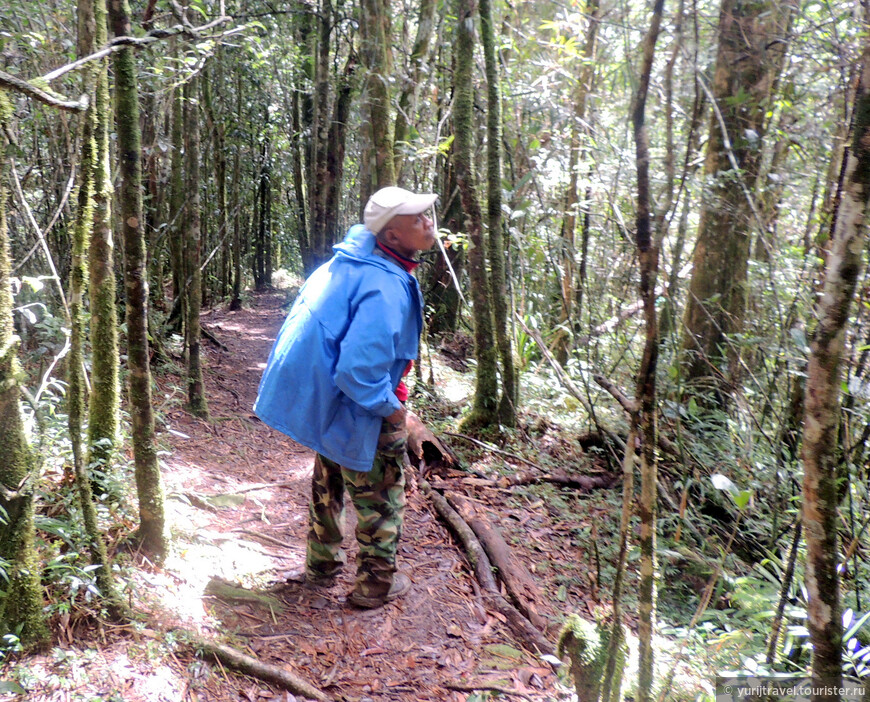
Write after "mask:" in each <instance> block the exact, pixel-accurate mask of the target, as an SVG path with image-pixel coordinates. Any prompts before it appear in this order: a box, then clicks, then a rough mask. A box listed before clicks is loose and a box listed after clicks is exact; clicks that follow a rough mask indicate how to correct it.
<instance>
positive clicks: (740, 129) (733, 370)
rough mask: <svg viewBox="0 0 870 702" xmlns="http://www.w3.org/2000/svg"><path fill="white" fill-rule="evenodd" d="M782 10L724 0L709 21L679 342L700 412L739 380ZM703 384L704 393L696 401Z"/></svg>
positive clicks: (786, 12)
mask: <svg viewBox="0 0 870 702" xmlns="http://www.w3.org/2000/svg"><path fill="white" fill-rule="evenodd" d="M791 11H792V4H791V3H779V2H772V0H764V1H757V0H725V1H724V2H723V4H722V9H721V13H720V17H719V49H718V54H717V57H716V68H715V74H714V77H713V85H712V92H713V97H714V98H715V104H714V106H713V109H714V114H713V116H712V118H711V121H710V128H709V137H708V142H707V155H706V160H705V163H704V181H705V182H706V183H708V185H707V186H706V187H705V192H704V193H703V198H702V199H703V202H702V208H701V214H700V219H699V222H698V239H697V244H696V247H695V254H694V258H693V271H692V279H691V282H690V284H689V299H688V303H687V306H686V312H685V317H684V325H685V334H684V337H683V341H682V366H683V369H684V371H683V372H684V376H685V378H686V381H687V383H688V384H689V385H690V387H691V388H693V390H692V391H693V392H694V393H695V394H696V395H698V396H699V397H700V399H702V400H704V402H705V404H708V405H710V404H713V405H717V406H720V407H724V406H725V405H726V404H727V399H728V396H729V394H730V393H729V391H728V388H729V384H733V383H736V382H737V381H738V379H739V373H738V372H737V369H738V365H739V350H738V349H735V348H734V347H733V345H732V346H731V347H730V348H729V347H728V345H729V343H730V342H729V339H730V337H732V336H733V335H735V334H739V333H740V332H741V331H742V330H743V321H744V312H745V309H746V293H747V288H746V279H747V263H748V259H749V241H750V238H749V237H750V233H751V232H752V231H754V230H757V225H758V222H757V214H758V213H757V208H756V207H755V204H754V202H753V192H754V188H755V184H756V182H757V180H758V172H759V163H760V156H761V153H762V144H763V139H764V130H765V126H766V120H765V114H766V112H767V109H768V105H769V103H770V100H771V97H772V92H773V86H774V85H775V83H776V80H777V78H778V76H779V73H780V71H781V69H782V65H783V58H784V55H785V46H786V37H785V36H784V34H785V31H786V28H787V25H788V21H789V17H790V15H791ZM738 95H739V96H741V99H739V100H738V99H735V97H734V96H738ZM720 118H721V121H720ZM711 387H712V389H713V390H714V393H713V396H712V397H711V396H705V391H709V390H710V389H711Z"/></svg>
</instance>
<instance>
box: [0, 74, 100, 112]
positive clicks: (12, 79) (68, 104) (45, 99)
mask: <svg viewBox="0 0 870 702" xmlns="http://www.w3.org/2000/svg"><path fill="white" fill-rule="evenodd" d="M0 88H6V89H8V90H14V91H15V92H17V93H22V94H24V95H26V96H27V97H29V98H33V99H34V100H37V101H38V102H41V103H43V104H45V105H48V106H49V107H57V108H58V109H60V110H66V111H67V112H82V111H84V110H86V109H88V96H87V95H82V96H81V97H80V98H79V99H78V100H67V99H65V98H63V97H57V96H55V95H51V94H50V93H47V92H45V91H44V90H43V89H42V88H37V87H36V86H35V85H33V83H29V82H28V81H26V80H23V79H22V78H19V77H18V76H13V75H12V74H11V73H6V72H5V71H0Z"/></svg>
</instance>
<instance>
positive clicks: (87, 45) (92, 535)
mask: <svg viewBox="0 0 870 702" xmlns="http://www.w3.org/2000/svg"><path fill="white" fill-rule="evenodd" d="M78 15H79V27H78V29H79V42H78V53H79V56H87V55H88V54H91V53H93V51H94V50H95V48H96V42H97V40H98V38H99V39H100V40H101V41H102V42H103V43H105V40H106V31H105V25H106V6H105V4H103V3H102V2H101V0H96V1H93V0H79V2H78ZM98 32H99V33H98ZM101 72H102V70H101V66H100V65H95V66H92V67H91V68H90V70H88V71H86V72H85V84H86V91H87V92H88V94H89V95H90V96H91V98H92V100H91V103H90V106H89V107H88V109H87V111H86V112H85V115H84V120H83V122H84V125H83V126H84V136H83V139H82V159H81V183H80V185H79V193H78V212H77V213H76V222H75V226H74V228H73V241H72V262H71V265H70V283H69V285H70V295H69V301H70V305H69V309H70V319H71V325H70V326H71V331H70V350H69V354H68V359H67V383H68V388H67V394H66V399H67V425H68V427H69V435H70V443H71V445H72V455H73V475H74V477H75V486H76V493H77V495H78V498H79V507H80V508H81V510H82V521H83V522H84V531H85V535H86V537H87V541H88V550H89V551H90V557H91V563H92V564H93V565H95V566H97V571H96V579H97V583H98V585H99V588H100V590H101V592H102V594H103V596H104V597H105V598H106V601H107V602H108V603H109V606H110V608H111V609H113V610H115V613H116V614H117V613H118V611H117V596H116V593H115V586H114V581H113V578H112V571H111V569H110V567H109V559H108V556H107V554H106V544H105V541H103V535H102V534H101V533H100V527H99V525H98V523H97V510H96V507H95V506H94V497H93V492H92V490H91V478H90V475H89V471H88V467H87V463H86V458H87V456H86V455H85V446H84V443H83V441H82V432H83V429H84V426H83V425H84V410H85V401H86V397H87V386H86V379H85V375H84V343H85V321H84V309H83V308H84V296H85V286H86V282H87V267H88V260H87V250H88V245H89V240H90V235H91V227H92V226H93V224H94V217H93V215H94V182H95V175H96V171H97V170H99V169H101V168H102V164H101V163H99V162H98V161H97V145H96V136H95V134H96V132H97V130H98V129H99V126H100V119H99V117H98V115H97V107H98V104H99V103H98V102H97V100H96V99H95V98H96V92H97V83H98V81H99V80H100V73H101ZM102 107H104V108H107V107H108V105H106V104H103V105H102ZM103 123H104V121H103ZM103 175H105V173H104V174H103ZM113 302H114V300H113ZM100 351H102V349H100V350H97V349H95V352H96V353H95V355H96V354H99V353H100ZM107 361H108V362H110V363H115V362H116V359H115V357H111V358H108V359H106V358H103V359H101V362H102V364H103V365H104V364H105V363H106V362H107ZM101 400H102V398H101Z"/></svg>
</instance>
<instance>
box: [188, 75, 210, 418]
mask: <svg viewBox="0 0 870 702" xmlns="http://www.w3.org/2000/svg"><path fill="white" fill-rule="evenodd" d="M198 83H199V79H198V78H193V79H191V80H190V81H189V82H188V83H187V84H186V85H185V86H184V137H185V141H184V166H185V171H186V173H185V175H186V178H185V181H186V192H187V199H188V201H189V204H190V206H189V207H188V208H187V217H186V218H185V223H186V226H185V237H184V240H185V245H184V259H185V261H186V267H187V272H188V276H187V280H186V283H187V285H186V287H185V291H186V297H187V318H186V320H185V322H186V324H185V346H186V347H187V406H188V409H189V410H190V412H191V414H193V415H195V416H197V417H202V418H207V417H208V404H207V403H206V399H205V391H204V388H203V382H202V358H201V354H202V332H201V330H200V324H199V312H200V308H201V306H202V271H201V266H202V226H201V204H200V194H199V189H200V166H199V159H200V144H199V100H198V99H197V97H198V96H197V88H198V87H199V86H198Z"/></svg>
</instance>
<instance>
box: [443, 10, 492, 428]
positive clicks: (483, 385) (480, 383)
mask: <svg viewBox="0 0 870 702" xmlns="http://www.w3.org/2000/svg"><path fill="white" fill-rule="evenodd" d="M456 17H457V18H458V20H457V24H456V37H457V39H456V67H455V70H454V82H455V86H454V107H453V133H454V134H455V139H454V149H455V158H454V163H455V164H456V181H457V183H458V184H459V192H460V194H461V197H462V208H463V209H464V210H465V231H466V234H467V235H468V241H469V245H468V275H469V278H470V279H471V298H472V300H473V304H474V309H473V313H474V354H475V357H476V358H477V374H476V378H475V381H476V382H475V387H474V406H473V408H472V410H471V412H470V413H469V414H468V415H467V416H466V417H465V419H464V420H463V426H464V427H465V428H466V429H471V428H477V427H488V426H493V425H497V424H498V384H497V382H498V381H497V378H496V373H497V368H496V366H497V364H496V345H495V343H493V341H494V339H493V332H492V312H491V309H490V306H489V300H490V291H489V285H488V282H487V275H486V256H485V254H484V245H483V217H482V215H481V211H480V200H479V198H478V194H477V186H476V184H475V178H474V168H473V158H474V114H473V109H474V105H473V102H474V86H473V85H472V82H471V76H472V70H473V65H474V0H456Z"/></svg>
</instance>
